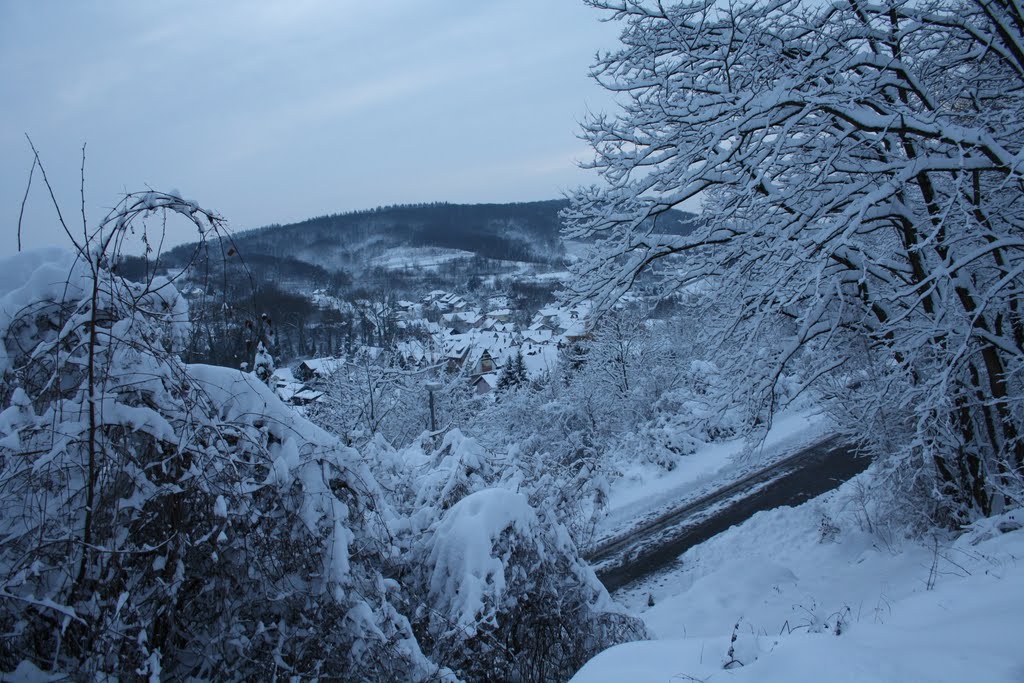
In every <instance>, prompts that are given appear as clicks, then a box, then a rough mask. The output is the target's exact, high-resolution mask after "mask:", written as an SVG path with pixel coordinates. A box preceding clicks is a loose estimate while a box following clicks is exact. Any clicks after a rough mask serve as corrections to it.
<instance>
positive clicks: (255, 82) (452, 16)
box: [0, 0, 619, 253]
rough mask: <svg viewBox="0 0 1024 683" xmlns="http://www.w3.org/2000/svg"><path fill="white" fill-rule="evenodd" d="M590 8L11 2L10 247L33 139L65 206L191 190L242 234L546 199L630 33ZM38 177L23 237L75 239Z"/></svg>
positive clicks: (4, 221) (0, 156)
mask: <svg viewBox="0 0 1024 683" xmlns="http://www.w3.org/2000/svg"><path fill="white" fill-rule="evenodd" d="M600 16H601V15H600V14H599V13H597V12H596V11H595V10H593V9H591V8H588V7H586V6H585V5H584V4H583V3H582V2H581V1H580V0H502V1H498V0H494V1H482V0H438V1H435V2H426V1H424V0H386V1H379V2H378V1H377V0H365V1H364V2H352V1H349V0H287V1H285V0H281V1H280V2H253V1H251V0H245V1H242V0H239V1H237V2H227V1H223V0H218V1H217V2H210V1H209V0H202V1H196V2H192V1H182V0H175V1H174V2H170V1H163V2H162V1H156V0H147V1H146V2H139V1H138V0H124V1H120V0H94V1H91V2H86V1H84V0H83V1H78V2H73V1H71V0H66V1H63V2H59V1H56V0H52V1H51V0H32V1H27V2H19V1H17V0H0V102H2V105H0V165H2V166H0V253H10V252H12V251H13V250H14V249H15V226H16V223H17V219H18V213H19V209H20V205H21V201H22V195H23V193H24V191H25V186H26V182H27V179H28V171H29V168H30V167H31V162H32V156H31V152H30V150H29V148H28V144H27V142H26V141H25V138H24V134H25V133H28V134H29V135H30V136H32V139H33V140H34V142H35V144H36V147H37V148H38V149H39V151H40V154H41V156H42V158H43V162H44V164H45V165H46V170H47V173H48V174H49V176H50V180H51V182H52V183H53V184H54V185H55V189H56V191H57V193H58V199H59V200H60V201H61V203H62V204H63V205H64V206H63V207H62V208H64V211H65V216H66V217H68V216H69V215H70V216H78V215H79V213H78V188H79V166H80V161H81V159H80V156H81V146H82V143H83V142H84V143H87V145H88V146H87V160H86V173H85V175H86V204H87V209H88V212H87V213H88V218H89V221H90V223H93V222H95V221H97V220H98V219H99V218H100V217H101V214H102V207H109V206H111V205H112V204H113V202H114V201H116V198H117V195H118V194H119V193H123V192H124V191H126V190H128V191H131V190H137V189H144V188H146V187H152V188H154V189H158V190H168V189H178V190H180V192H181V193H182V194H183V195H184V196H185V197H186V198H190V199H195V200H197V201H199V202H200V203H201V204H203V205H204V206H206V207H208V208H212V209H214V210H216V211H219V212H220V213H221V214H222V215H224V216H225V217H226V218H227V219H228V221H229V223H230V224H231V226H232V227H233V229H235V230H240V229H245V228H251V227H258V226H261V225H266V224H268V223H285V222H290V221H295V220H300V219H303V218H307V217H310V216H315V215H321V214H325V213H334V212H338V211H345V210H350V209H360V208H369V207H373V206H377V205H381V204H392V203H409V202H422V201H440V200H444V201H451V202H486V201H495V202H505V201H524V200H535V199H551V198H554V197H557V196H559V195H560V193H561V192H562V191H563V190H565V189H568V188H571V187H573V186H575V185H577V184H580V183H589V182H593V181H594V180H595V176H593V174H591V173H588V172H584V171H581V170H579V169H577V168H576V167H575V165H574V161H577V160H581V159H585V158H587V157H588V151H587V148H586V147H585V145H584V143H582V142H581V141H579V140H578V139H577V137H576V136H577V133H578V129H579V126H578V123H579V121H580V120H582V119H583V118H584V116H585V115H586V113H587V111H588V110H594V111H600V110H608V109H610V108H611V106H612V105H611V100H610V99H609V97H608V95H607V94H606V93H604V92H603V91H602V90H601V89H600V88H599V87H598V86H597V85H596V84H595V83H593V81H591V80H590V79H589V78H588V77H587V71H588V67H589V66H590V64H591V62H592V61H593V56H594V53H595V52H596V51H597V50H599V49H610V48H613V47H614V46H615V43H616V37H617V35H618V31H619V27H618V26H617V25H615V24H609V23H602V22H600V21H598V18H599V17H600ZM38 180H39V177H38V173H37V175H36V180H35V181H34V183H33V191H32V193H31V196H30V199H29V202H28V205H27V207H26V210H25V215H26V219H25V221H24V226H25V235H24V241H25V243H26V245H27V246H40V245H48V244H59V243H61V235H62V233H61V232H60V230H59V228H57V227H56V223H55V216H54V213H53V211H52V209H49V208H48V206H47V203H46V202H47V201H48V198H47V196H46V195H45V194H44V191H43V188H42V185H41V184H39V183H38Z"/></svg>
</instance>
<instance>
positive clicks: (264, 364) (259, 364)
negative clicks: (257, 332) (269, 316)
mask: <svg viewBox="0 0 1024 683" xmlns="http://www.w3.org/2000/svg"><path fill="white" fill-rule="evenodd" d="M252 372H253V374H254V375H256V378H257V379H259V381H261V382H263V383H264V384H268V383H269V382H270V376H271V375H273V374H274V357H273V356H271V355H270V352H269V351H267V348H266V347H265V346H263V342H259V344H257V346H256V358H255V360H254V361H253V366H252Z"/></svg>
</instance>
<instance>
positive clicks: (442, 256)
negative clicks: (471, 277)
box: [370, 247, 475, 270]
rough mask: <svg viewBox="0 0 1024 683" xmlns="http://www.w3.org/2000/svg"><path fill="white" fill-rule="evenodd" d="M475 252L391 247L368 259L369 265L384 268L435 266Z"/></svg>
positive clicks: (469, 255)
mask: <svg viewBox="0 0 1024 683" xmlns="http://www.w3.org/2000/svg"><path fill="white" fill-rule="evenodd" d="M473 256H475V254H474V253H473V252H471V251H463V250H462V249H442V248H440V247H393V248H391V249H387V250H385V251H384V252H383V253H381V254H380V256H375V257H373V258H372V259H370V265H371V266H373V267H375V268H384V269H386V270H402V269H403V268H437V267H438V266H441V265H444V264H446V263H450V262H451V261H458V260H460V259H470V258H473Z"/></svg>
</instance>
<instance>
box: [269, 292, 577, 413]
mask: <svg viewBox="0 0 1024 683" xmlns="http://www.w3.org/2000/svg"><path fill="white" fill-rule="evenodd" d="M313 301H314V303H315V304H316V305H317V306H319V307H322V308H342V307H344V308H352V306H351V305H349V304H347V303H346V302H342V301H340V300H339V299H337V298H336V297H333V296H330V295H328V294H327V293H326V292H325V291H323V290H317V291H316V292H314V293H313ZM483 303H484V304H486V305H484V306H481V305H479V304H474V303H472V302H470V301H468V300H467V299H466V297H464V296H462V295H460V294H454V293H451V292H447V291H444V290H440V289H438V290H433V291H431V292H429V293H427V294H426V295H425V296H424V297H423V298H422V299H421V300H419V301H409V300H404V299H403V300H397V301H395V302H393V304H390V305H389V304H386V303H383V302H371V301H369V300H366V299H360V300H357V301H356V302H355V306H354V308H355V309H356V310H357V311H359V312H360V314H361V317H362V318H363V319H364V320H365V321H369V322H370V324H374V325H378V326H384V325H388V326H393V328H394V330H395V342H394V345H393V348H392V349H390V350H388V351H389V352H387V353H386V350H385V349H384V348H383V347H381V346H374V345H368V344H361V345H358V346H356V347H354V348H353V349H352V352H351V353H349V354H344V355H341V354H339V355H330V356H319V357H314V358H306V359H303V360H300V361H298V362H297V363H292V364H291V365H290V366H282V367H279V368H277V369H275V370H274V372H273V374H272V376H271V386H272V387H273V388H274V390H275V391H276V393H277V394H278V396H280V398H281V399H282V400H283V401H285V402H287V403H290V404H292V405H296V406H303V405H308V404H310V403H315V402H318V401H321V400H322V399H323V397H324V392H323V391H322V390H321V389H320V388H318V382H319V381H321V380H325V379H328V378H329V377H331V376H332V375H334V374H335V373H338V372H340V371H343V370H345V369H346V368H352V367H353V366H362V365H366V364H373V363H379V362H383V361H384V360H385V358H387V360H388V361H389V362H393V363H395V364H397V365H398V366H399V367H401V368H404V369H407V370H409V371H419V372H425V373H432V374H435V375H438V376H440V375H441V374H447V375H449V376H453V375H459V376H462V377H464V378H465V381H466V382H468V383H469V385H470V386H471V387H472V389H473V392H474V393H475V394H477V395H486V394H489V393H491V392H493V391H494V390H495V389H497V388H498V386H499V381H500V377H501V374H502V372H503V371H505V370H506V368H508V367H509V366H510V365H512V366H513V367H515V368H516V369H517V371H518V372H521V373H522V374H523V375H524V376H525V379H526V380H528V381H537V380H540V379H542V378H543V377H544V376H545V375H547V374H548V373H550V372H551V371H552V370H553V369H554V368H555V367H556V365H557V364H558V357H559V352H560V351H561V350H562V349H564V348H567V347H568V346H569V345H571V344H573V343H576V342H579V341H581V340H584V339H586V338H588V337H589V336H590V334H591V332H592V317H591V315H590V313H591V306H590V303H589V302H583V303H580V304H576V305H574V306H566V307H562V306H558V305H554V304H552V305H549V306H546V307H544V308H541V309H540V310H539V311H537V313H536V314H535V315H534V316H533V318H532V320H531V321H530V324H529V325H528V326H526V327H525V329H522V328H521V327H520V326H519V325H517V324H516V322H515V320H514V317H515V316H514V315H513V311H512V310H511V309H510V308H509V307H508V299H507V298H506V297H503V296H495V297H490V298H488V299H487V300H486V301H484V302H483Z"/></svg>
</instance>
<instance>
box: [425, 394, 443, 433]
mask: <svg viewBox="0 0 1024 683" xmlns="http://www.w3.org/2000/svg"><path fill="white" fill-rule="evenodd" d="M442 388H443V385H441V384H440V383H438V382H427V394H428V395H429V396H430V431H432V432H436V431H437V413H436V412H435V411H434V392H435V391H440V390H441V389H442Z"/></svg>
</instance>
